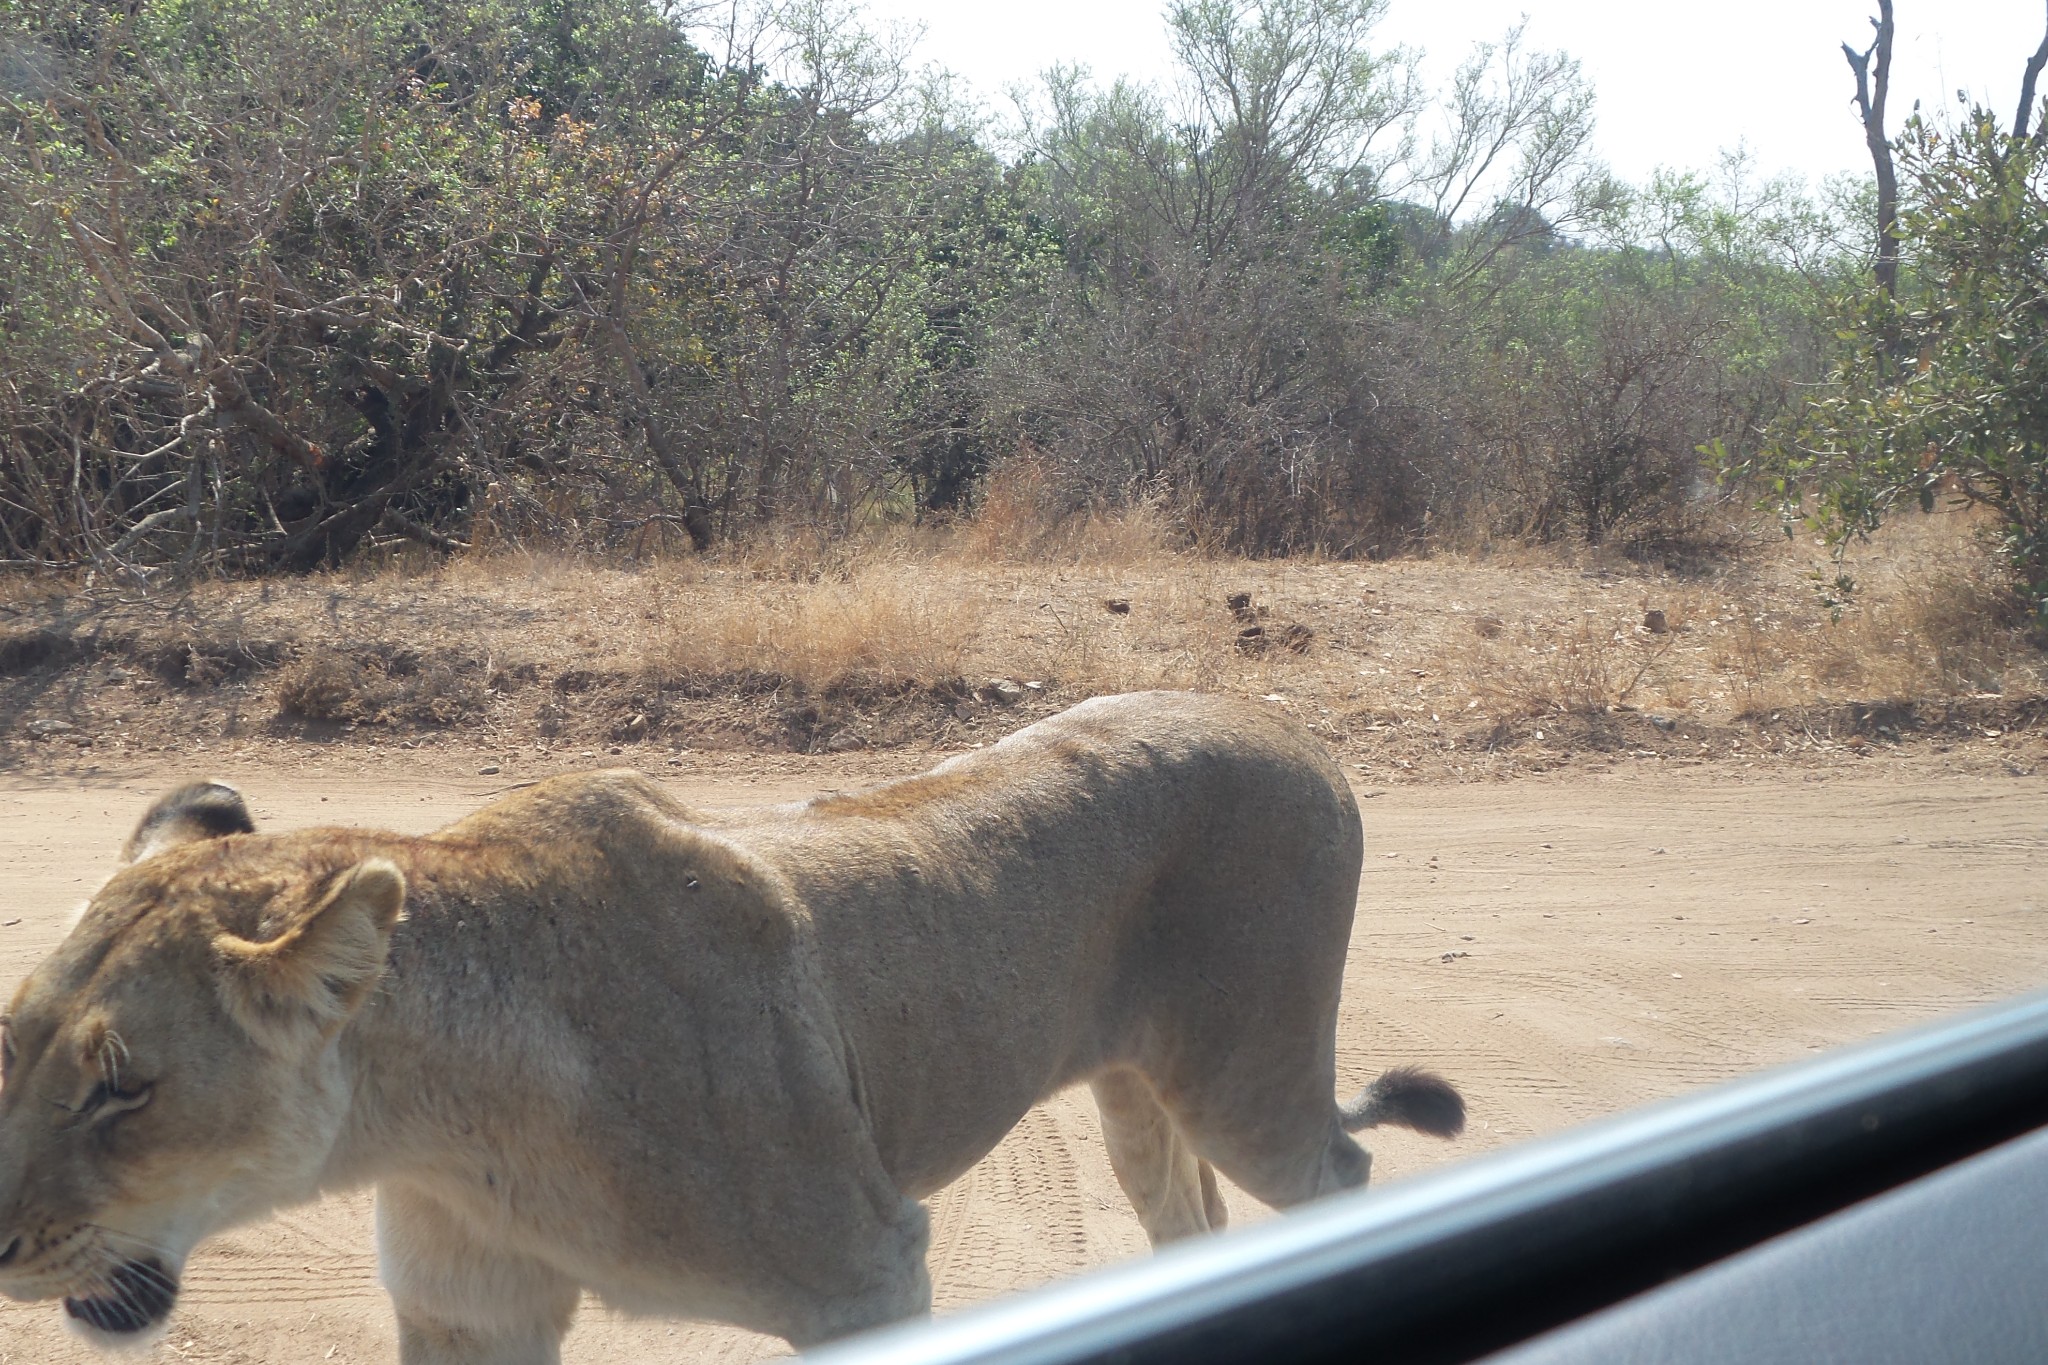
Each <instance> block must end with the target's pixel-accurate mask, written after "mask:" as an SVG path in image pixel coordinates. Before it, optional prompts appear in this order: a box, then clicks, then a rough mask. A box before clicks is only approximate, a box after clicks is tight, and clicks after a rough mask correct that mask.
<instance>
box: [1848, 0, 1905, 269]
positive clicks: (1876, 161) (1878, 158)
mask: <svg viewBox="0 0 2048 1365" xmlns="http://www.w3.org/2000/svg"><path fill="white" fill-rule="evenodd" d="M1870 26H1871V28H1873V29H1875V30H1876V35H1875V36H1874V37H1873V38H1872V39H1871V42H1870V46H1869V47H1867V48H1865V49H1864V50H1863V51H1861V52H1858V51H1857V50H1856V49H1855V48H1853V47H1851V46H1849V45H1848V44H1847V43H1843V44H1842V55H1843V56H1844V57H1846V58H1848V59H1849V69H1850V70H1851V71H1854V72H1855V73H1856V109H1857V112H1858V113H1859V114H1860V115H1861V116H1862V119H1863V141H1864V142H1865V144H1866V145H1868V146H1869V148H1870V160H1871V163H1872V165H1873V166H1874V167H1875V168H1876V170H1877V282H1878V284H1879V285H1881V286H1882V287H1883V289H1884V292H1885V294H1886V295H1887V296H1896V295H1897V294H1898V292H1899V226H1898V225H1899V181H1898V177H1897V175H1895V174H1894V173H1893V171H1892V144H1891V139H1889V138H1887V137H1886V136H1885V131H1884V102H1885V96H1886V95H1887V94H1889V93H1890V91H1891V83H1892V32H1893V29H1892V0H1877V18H1875V19H1872V20H1871V21H1870Z"/></svg>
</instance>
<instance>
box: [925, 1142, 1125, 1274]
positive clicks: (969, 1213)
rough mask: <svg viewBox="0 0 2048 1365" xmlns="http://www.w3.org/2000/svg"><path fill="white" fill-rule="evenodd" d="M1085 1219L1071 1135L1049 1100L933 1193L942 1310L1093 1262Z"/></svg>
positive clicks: (934, 1269) (934, 1264) (934, 1267)
mask: <svg viewBox="0 0 2048 1365" xmlns="http://www.w3.org/2000/svg"><path fill="white" fill-rule="evenodd" d="M1085 1219H1086V1213H1085V1209H1084V1206H1083V1201H1082V1194H1081V1177H1080V1168H1079V1163H1078V1162H1077V1161H1076V1159H1075V1154H1074V1152H1073V1150H1072V1149H1071V1147H1070V1146H1069V1144H1068V1140H1067V1136H1066V1134H1065V1133H1064V1132H1062V1131H1061V1128H1060V1125H1059V1124H1058V1123H1057V1122H1056V1121H1055V1120H1054V1119H1053V1117H1052V1116H1051V1115H1050V1114H1049V1113H1048V1112H1047V1111H1046V1109H1045V1108H1044V1107H1043V1106H1039V1107H1036V1108H1033V1109H1032V1110H1031V1111H1030V1112H1028V1113H1027V1114H1025V1115H1024V1118H1023V1120H1022V1121H1021V1122H1019V1123H1018V1124H1017V1126H1016V1127H1015V1128H1013V1129H1011V1130H1010V1133H1009V1135H1008V1136H1007V1137H1005V1138H1004V1139H1003V1140H1002V1141H1001V1142H1000V1143H998V1144H997V1145H996V1149H995V1150H994V1151H992V1152H990V1153H989V1154H988V1155H987V1156H985V1157H983V1158H982V1159H981V1160H980V1161H979V1162H977V1163H976V1164H975V1166H974V1167H973V1169H971V1170H970V1171H968V1173H967V1174H966V1175H964V1176H962V1177H961V1178H960V1179H958V1180H956V1181H954V1182H953V1183H952V1184H951V1185H948V1186H947V1187H946V1188H945V1189H943V1190H941V1191H940V1192H939V1194H938V1195H937V1196H935V1197H934V1199H933V1201H932V1221H933V1232H932V1241H933V1247H934V1253H933V1257H932V1261H931V1266H932V1300H933V1305H934V1306H935V1307H936V1308H937V1309H938V1310H940V1311H942V1312H943V1311H944V1310H946V1309H948V1308H956V1307H959V1306H961V1305H962V1304H968V1303H976V1302H979V1301H980V1300H982V1299H986V1298H991V1297H993V1296H994V1295H997V1294H1002V1293H1007V1292H1009V1291H1011V1290H1014V1289H1019V1288H1022V1287H1024V1286H1026V1285H1031V1284H1040V1283H1043V1282H1044V1281H1045V1280H1047V1279H1050V1278H1053V1277H1054V1276H1057V1275H1060V1274H1063V1273H1065V1272H1068V1271H1071V1270H1076V1269H1079V1268H1080V1267H1082V1266H1084V1265H1086V1264H1088V1235H1087V1229H1086V1222H1085Z"/></svg>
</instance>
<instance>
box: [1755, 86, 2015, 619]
mask: <svg viewBox="0 0 2048 1365" xmlns="http://www.w3.org/2000/svg"><path fill="white" fill-rule="evenodd" d="M1898 152H1899V162H1900V169H1901V172H1902V175H1903V178H1904V188H1905V193H1904V196H1903V197H1904V199H1905V205H1904V207H1903V209H1902V211H1901V213H1900V215H1899V222H1898V233H1899V242H1900V252H1901V260H1902V263H1903V266H1904V268H1903V269H1902V271H1901V273H1900V280H1899V292H1898V297H1897V298H1896V299H1893V298H1891V297H1889V296H1888V295H1887V294H1886V293H1885V292H1884V290H1883V289H1882V288H1880V287H1877V286H1876V285H1875V284H1873V285H1872V286H1871V287H1870V288H1867V289H1865V290H1862V291H1860V292H1857V293H1854V294H1852V295H1850V296H1848V297H1847V298H1845V299H1844V301H1843V303H1842V305H1841V311H1840V318H1839V324H1840V332H1839V335H1840V338H1841V340H1842V343H1843V350H1842V354H1841V356H1840V358H1839V360H1838V361H1837V363H1836V365H1835V367H1834V370H1833V373H1832V375H1831V376H1830V380H1829V383H1828V385H1827V386H1826V388H1825V389H1824V390H1823V391H1822V392H1821V394H1820V395H1819V396H1818V397H1817V398H1816V399H1815V401H1814V402H1813V403H1812V404H1811V406H1810V407H1809V408H1808V409H1807V411H1806V412H1805V414H1804V415H1803V417H1802V418H1801V419H1800V420H1798V421H1797V422H1796V423H1795V424H1793V425H1792V426H1791V428H1790V429H1789V430H1788V431H1787V432H1785V433H1784V435H1783V436H1782V438H1781V439H1780V440H1779V441H1778V442H1777V443H1776V444H1775V446H1774V447H1773V449H1772V452H1771V459H1770V468H1771V472H1772V474H1773V475H1774V478H1775V488H1776V489H1777V492H1778V494H1779V497H1780V500H1781V503H1782V505H1783V506H1784V507H1785V508H1786V510H1787V512H1788V514H1789V515H1797V516H1805V517H1806V518H1808V519H1809V520H1811V521H1812V522H1813V523H1814V524H1815V525H1816V526H1818V527H1819V528H1820V529H1821V530H1822V531H1823V532H1824V533H1825V535H1826V536H1827V537H1828V538H1829V539H1830V541H1831V542H1832V543H1834V544H1835V545H1837V546H1842V545H1845V544H1847V543H1848V542H1849V541H1850V540H1852V539H1854V538H1856V537H1860V536H1863V535H1866V534H1868V533H1869V532H1870V531H1871V530H1873V529H1875V528H1876V527H1877V526H1878V524H1879V523H1880V522H1882V521H1883V519H1884V517H1885V516H1886V515H1887V514H1888V513H1889V512H1891V511H1892V510H1893V509H1894V508H1896V507H1898V506H1900V505H1901V504H1908V505H1910V504H1913V503H1917V504H1918V505H1920V506H1921V507H1922V508H1931V507H1932V506H1933V504H1934V500H1935V498H1936V497H1937V496H1938V494H1939V492H1940V490H1941V489H1942V488H1944V487H1947V488H1952V489H1954V490H1955V492H1956V493H1957V494H1959V495H1960V496H1961V497H1962V498H1964V499H1966V500H1968V501H1969V502H1972V503H1975V504H1978V505H1980V506H1983V507H1987V508H1989V509H1991V510H1992V511H1993V512H1995V513H1996V514H1997V516H1998V518H1999V533H1998V539H1999V547H2000V550H2001V552H2002V554H2003V555H2004V557H2005V559H2006V562H2007V563H2008V564H2009V565H2010V566H2011V569H2012V571H2013V573H2014V575H2015V578H2016V581H2017V584H2018V586H2019V587H2020V589H2021V591H2023V592H2024V593H2025V594H2026V596H2027V598H2028V600H2029V601H2030V602H2031V604H2032V605H2033V607H2034V609H2035V610H2036V612H2038V613H2040V615H2041V618H2042V620H2043V621H2044V622H2048V148H2044V147H2043V145H2042V144H2041V142H2040V141H2038V140H2036V139H2033V138H2027V137H2020V136H2014V135H2011V134H2008V133H2005V132H2003V131H2001V130H2000V129H1999V127H1998V125H1997V124H1996V123H1995V122H1994V121H1993V119H1992V117H1991V115H1990V114H1989V113H1987V112H1986V111H1984V110H1982V109H1972V110H1971V111H1970V113H1969V115H1968V117H1967V118H1965V119H1964V120H1963V121H1962V122H1961V125H1960V126H1959V127H1957V128H1955V129H1954V130H1952V131H1950V130H1944V129H1941V128H1938V127H1936V126H1934V125H1933V124H1931V123H1928V122H1926V121H1924V120H1921V119H1915V120H1913V121H1912V122H1910V123H1909V124H1908V125H1907V127H1906V129H1905V132H1904V133H1903V134H1902V136H1901V137H1900V139H1899V142H1898ZM1892 338H1897V340H1896V342H1895V343H1894V342H1893V341H1892Z"/></svg>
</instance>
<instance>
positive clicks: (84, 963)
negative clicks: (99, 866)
mask: <svg viewBox="0 0 2048 1365" xmlns="http://www.w3.org/2000/svg"><path fill="white" fill-rule="evenodd" d="M253 831H254V826H253V825H252V823H251V822H250V819H249V815H248V812H247V810H246V809H245V808H244V806H243V804H242V801H241V798H240V797H239V796H238V795H237V794H236V793H235V792H234V791H233V789H232V788H228V787H224V786H221V785H220V784H218V783H197V784H194V785H192V786H189V787H186V788H183V789H182V790H180V791H177V792H174V793H172V794H171V795H169V796H167V797H165V798H164V799H163V800H161V801H159V802H158V803H157V804H156V805H155V806H154V807H153V808H152V809H151V810H150V812H149V814H148V815H147V816H145V817H144V819H143V821H142V824H141V825H140V826H139V827H138V828H137V829H136V831H135V834H134V836H133V837H132V838H131V839H130V840H129V843H128V847H127V849H126V852H125V854H124V864H125V865H124V866H123V867H122V869H121V870H120V871H119V872H117V873H116V874H115V875H114V877H113V878H112V879H111V880H109V881H108V882H107V884H106V885H105V886H104V887H102V888H101V890H100V891H99V893H98V894H97V895H96V896H94V897H93V899H92V902H91V904H90V905H88V906H87V908H86V910H85V912H84V915H83V916H82V917H81V918H80V920H79V922H78V924H77V925H76V926H75V927H74V928H73V929H72V931H71V933H70V935H69V936H68V937H67V938H66V939H65V940H64V941H63V942H62V943H61V944H59V945H58V947H57V950H56V951H55V952H54V953H52V954H51V956H50V957H49V959H48V960H46V961H45V962H43V963H42V965H41V966H39V967H37V968H36V970H35V971H34V972H33V973H31V974H30V975H29V977H28V979H27V980H25V981H24V982H22V984H21V987H20V989H19V990H18V991H16V992H15V995H14V1000H13V1003H12V1005H11V1006H10V1007H9V1009H8V1012H7V1016H6V1018H5V1021H4V1025H0V1293H5V1294H7V1295H8V1296H9V1297H11V1298H16V1299H46V1298H62V1299H63V1300H64V1308H65V1311H66V1312H67V1313H68V1314H69V1315H70V1316H71V1318H72V1319H74V1320H75V1321H76V1322H77V1323H79V1324H81V1325H82V1326H83V1327H84V1328H86V1329H87V1330H88V1332H90V1333H94V1334H103V1336H104V1337H109V1338H111V1337H120V1338H132V1337H134V1335H135V1334H138V1333H142V1332H144V1331H146V1330H147V1329H149V1328H151V1327H153V1326H155V1325H156V1324H158V1323H161V1322H162V1321H163V1320H164V1319H165V1317H166V1316H167V1315H168V1314H169V1312H170V1310H171V1306H172V1304H173V1302H174V1301H175V1299H176V1297H177V1292H178V1277H179V1274H180V1272H181V1271H182V1269H183V1266H184V1262H185V1258H186V1256H187V1255H188V1254H189V1253H190V1252H191V1249H192V1248H193V1246H194V1245H195V1244H196V1243H197V1242H198V1241H199V1240H200V1239H201V1238H202V1237H204V1236H206V1235H207V1234H209V1233H211V1232H214V1231H216V1230H217V1229H219V1228H222V1227H224V1226H227V1225H229V1224H231V1223H234V1222H238V1221H243V1220H246V1219H249V1218H253V1217H258V1216H261V1215H262V1214H264V1213H266V1212H268V1211H269V1210H271V1209H273V1208H276V1207H278V1206H280V1205H281V1204H285V1203H289V1202H297V1201H300V1200H304V1199H307V1198H310V1197H312V1196H313V1195H314V1194H315V1193H317V1182H318V1176H319V1171H320V1168H321V1165H322V1162H323V1160H324V1159H325V1157H326V1155H327V1153H328V1152H329V1150H330V1149H331V1148H332V1146H333V1144H334V1141H335V1137H336V1135H337V1133H338V1132H339V1131H340V1125H341V1122H342V1117H343V1114H344V1112H345V1108H346V1103H347V1089H346V1085H345V1083H344V1080H343V1075H342V1070H341V1065H340V1060H339V1058H338V1056H337V1054H336V1049H335V1047H334V1046H333V1044H334V1039H335V1035H336V1034H337V1033H338V1031H339V1030H340V1028H341V1025H342V1024H343V1023H345V1022H346V1021H347V1019H348V1018H349V1016H350V1015H351V1014H352V1013H353V1012H354V1011H355V1009H356V1008H357V1007H358V1006H359V1005H360V1004H361V1003H362V1001H363V999H364V998H365V997H366V996H367V995H368V994H369V992H370V990H371V988H372V987H373V986H374V985H375V984H376V982H377V979H378V977H379V975H380V974H381V973H382V971H383V969H384V963H385V956H386V952H387V949H388V946H389V942H390V935H391V929H392V926H393V925H394V924H395V923H396V922H397V920H398V918H399V912H400V906H401V905H402V903H403V901H404V896H405V882H404V879H403V877H402V876H401V875H400V873H399V871H398V869H397V868H396V867H395V866H393V865H392V864H391V863H389V862H387V861H384V860H383V859H377V858H372V859H368V860H366V861H360V862H355V863H353V864H350V865H346V866H342V867H340V868H338V869H330V870H327V871H324V872H323V871H320V870H319V869H318V868H317V867H307V866H305V865H304V863H305V860H302V859H299V860H290V861H288V862H286V863H285V864H284V865H282V866H280V865H279V862H278V860H276V859H272V858H265V857H257V856H250V855H251V854H253V853H254V851H255V850H254V845H256V844H258V843H259V842H261V841H259V840H257V839H255V838H254V835H253Z"/></svg>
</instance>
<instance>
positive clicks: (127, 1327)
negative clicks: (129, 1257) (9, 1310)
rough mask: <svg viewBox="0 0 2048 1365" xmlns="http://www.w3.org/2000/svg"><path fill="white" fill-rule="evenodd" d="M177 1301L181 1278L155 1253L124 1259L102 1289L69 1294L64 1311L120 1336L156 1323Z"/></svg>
mask: <svg viewBox="0 0 2048 1365" xmlns="http://www.w3.org/2000/svg"><path fill="white" fill-rule="evenodd" d="M177 1301H178V1280H177V1277H176V1276H175V1275H173V1274H172V1273H171V1272H170V1271H168V1270H166V1269H164V1264H163V1262H162V1261H159V1260H157V1259H156V1258H155V1257H154V1256H152V1257H150V1258H149V1259H147V1260H142V1261H123V1262H122V1263H121V1264H120V1265H117V1266H115V1267H114V1269H113V1270H112V1271H111V1272H109V1273H108V1275H107V1276H106V1278H105V1280H104V1281H103V1282H102V1284H101V1285H100V1287H99V1292H98V1293H95V1294H91V1295H88V1296H83V1297H80V1296H67V1297H66V1298H65V1300H64V1311H65V1312H66V1313H68V1314H70V1315H71V1316H72V1317H74V1318H76V1319H77V1320H78V1321H80V1322H82V1323H84V1324H85V1325H86V1326H88V1327H92V1328H96V1329H97V1330H99V1331H102V1332H108V1333H112V1334H114V1335H117V1336H121V1335H126V1334H128V1333H131V1332H140V1331H142V1330H143V1329H144V1328H146V1327H154V1326H155V1325H156V1324H157V1323H159V1322H162V1321H163V1320H164V1319H165V1318H167V1317H169V1316H170V1314H171V1306H172V1305H173V1304H175V1303H176V1302H177Z"/></svg>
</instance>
